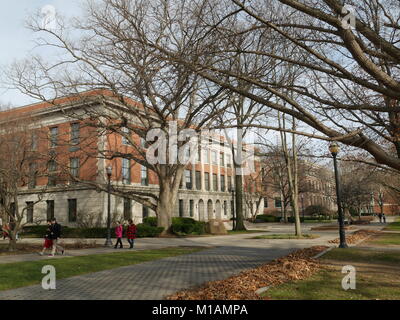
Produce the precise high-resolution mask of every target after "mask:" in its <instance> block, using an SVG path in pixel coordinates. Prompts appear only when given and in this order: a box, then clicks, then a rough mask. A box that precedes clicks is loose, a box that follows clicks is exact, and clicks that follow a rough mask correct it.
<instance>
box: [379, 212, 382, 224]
mask: <svg viewBox="0 0 400 320" xmlns="http://www.w3.org/2000/svg"><path fill="white" fill-rule="evenodd" d="M378 217H379V223H382V213H380V214H378Z"/></svg>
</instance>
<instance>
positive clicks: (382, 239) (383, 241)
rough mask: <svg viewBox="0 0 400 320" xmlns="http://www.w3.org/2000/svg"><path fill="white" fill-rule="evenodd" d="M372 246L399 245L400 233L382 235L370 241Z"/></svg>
mask: <svg viewBox="0 0 400 320" xmlns="http://www.w3.org/2000/svg"><path fill="white" fill-rule="evenodd" d="M367 244H372V245H400V233H383V234H380V235H377V236H375V237H373V238H372V239H370V240H369V241H368V242H367Z"/></svg>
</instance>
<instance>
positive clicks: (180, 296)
mask: <svg viewBox="0 0 400 320" xmlns="http://www.w3.org/2000/svg"><path fill="white" fill-rule="evenodd" d="M326 248H327V247H325V246H314V247H311V248H307V249H301V250H297V251H295V252H293V253H291V254H289V255H288V256H285V257H283V258H279V259H276V260H273V261H271V262H270V263H267V264H264V265H262V266H260V267H257V268H254V269H249V270H245V271H242V272H241V273H239V274H238V275H235V276H231V277H229V278H227V279H225V280H218V281H211V282H207V283H205V284H204V285H203V286H201V287H199V288H195V289H189V290H183V291H180V292H177V293H175V294H173V295H170V296H168V297H167V299H168V300H261V299H263V297H260V296H259V295H258V294H257V293H256V292H255V291H256V290H258V289H260V288H263V287H267V286H275V285H279V284H282V283H284V282H288V281H292V280H302V279H306V278H308V277H310V276H311V275H313V274H314V273H315V272H317V271H318V270H319V269H320V268H321V266H320V264H319V262H318V261H317V260H315V259H312V257H313V256H315V255H316V254H318V253H320V252H322V251H323V250H325V249H326Z"/></svg>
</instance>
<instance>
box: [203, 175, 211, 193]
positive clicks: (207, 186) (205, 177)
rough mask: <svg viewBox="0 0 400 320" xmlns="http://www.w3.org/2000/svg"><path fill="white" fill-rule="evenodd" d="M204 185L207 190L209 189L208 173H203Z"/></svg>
mask: <svg viewBox="0 0 400 320" xmlns="http://www.w3.org/2000/svg"><path fill="white" fill-rule="evenodd" d="M204 185H205V189H206V190H207V191H210V173H208V172H205V173H204Z"/></svg>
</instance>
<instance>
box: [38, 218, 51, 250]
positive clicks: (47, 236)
mask: <svg viewBox="0 0 400 320" xmlns="http://www.w3.org/2000/svg"><path fill="white" fill-rule="evenodd" d="M52 247H53V240H52V236H51V220H47V229H46V234H45V235H44V243H43V249H42V251H41V252H39V254H40V255H41V256H42V255H44V253H45V251H46V249H51V248H52Z"/></svg>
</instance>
